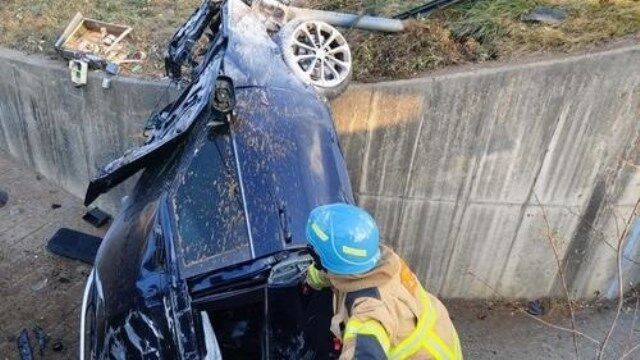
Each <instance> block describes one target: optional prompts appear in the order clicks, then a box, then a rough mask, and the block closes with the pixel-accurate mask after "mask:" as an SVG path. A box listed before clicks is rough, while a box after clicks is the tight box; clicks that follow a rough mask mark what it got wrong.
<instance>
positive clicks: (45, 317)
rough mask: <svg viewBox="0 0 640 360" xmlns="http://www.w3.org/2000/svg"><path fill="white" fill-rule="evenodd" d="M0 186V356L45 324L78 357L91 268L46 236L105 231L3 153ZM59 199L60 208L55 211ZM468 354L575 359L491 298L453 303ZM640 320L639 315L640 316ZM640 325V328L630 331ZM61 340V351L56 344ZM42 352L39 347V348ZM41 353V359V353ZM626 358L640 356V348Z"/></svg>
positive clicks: (73, 201)
mask: <svg viewBox="0 0 640 360" xmlns="http://www.w3.org/2000/svg"><path fill="white" fill-rule="evenodd" d="M0 190H3V191H5V192H7V193H8V194H9V201H8V203H7V204H6V205H5V206H4V207H0V299H1V300H2V301H1V302H0V358H4V359H18V358H19V355H18V352H17V346H16V339H17V337H18V335H19V334H20V331H21V330H22V329H25V328H26V329H28V330H29V331H30V337H31V342H32V344H34V347H36V348H37V345H36V340H35V337H34V335H33V331H32V329H33V328H34V327H35V326H39V327H41V328H42V329H44V330H45V331H46V332H47V334H48V335H49V339H50V340H49V342H48V344H47V347H46V349H45V356H44V358H46V359H71V358H75V357H76V356H77V345H78V344H77V343H78V341H77V338H78V323H79V316H80V315H79V311H80V308H79V307H80V302H81V297H82V291H83V286H84V282H85V280H86V277H87V275H88V273H89V270H90V268H89V266H87V265H84V264H82V263H79V262H76V261H71V260H66V259H63V258H60V257H58V256H56V255H52V254H50V253H48V252H47V251H46V249H45V246H46V241H47V239H48V238H49V237H50V236H51V235H53V233H55V231H56V230H57V229H59V228H61V227H68V228H72V229H76V230H79V231H83V232H87V233H91V234H94V235H99V236H101V235H104V231H98V230H96V229H94V228H92V227H91V226H90V225H88V224H86V223H84V222H83V221H82V220H81V216H82V215H83V214H84V212H85V211H86V209H85V208H84V207H83V206H82V205H81V200H80V199H78V198H76V197H74V196H72V195H70V194H68V193H66V192H65V191H63V190H60V189H59V188H58V187H57V186H55V185H53V184H51V183H50V182H48V181H47V180H45V179H42V178H41V177H40V176H38V175H37V174H35V173H34V172H32V171H30V170H27V169H25V168H24V167H22V166H20V165H18V164H17V163H16V162H14V161H13V160H11V159H10V158H9V157H8V156H7V155H5V154H3V153H1V152H0ZM53 204H59V205H61V207H59V208H57V209H53V208H52V205H53ZM449 309H450V312H451V316H452V318H453V319H454V323H455V324H456V327H457V328H458V331H459V333H460V338H461V341H462V347H463V350H464V353H465V357H466V358H467V359H568V358H575V351H574V347H573V341H572V338H571V334H569V333H567V332H564V331H559V330H555V329H553V328H551V327H549V326H546V325H541V324H540V323H539V322H536V321H535V320H533V319H531V318H528V317H526V316H524V315H522V314H519V313H515V314H514V313H512V311H511V310H510V308H509V307H507V306H493V305H492V306H489V305H488V303H486V302H460V301H455V302H449ZM614 315H615V313H614V311H613V310H611V309H608V308H607V307H605V308H600V310H596V309H595V308H590V309H587V310H581V311H580V312H579V313H578V314H577V316H576V317H577V327H578V329H579V330H580V331H581V332H583V333H585V334H586V335H588V336H590V337H592V338H594V339H597V340H598V341H601V340H602V339H603V338H604V337H605V334H606V332H607V330H608V329H609V327H610V324H611V322H612V320H613V317H614ZM633 318H634V311H633V309H630V308H628V307H625V311H624V312H623V313H622V315H621V317H620V320H619V323H618V324H619V326H618V327H617V330H616V331H615V332H614V336H613V337H612V339H611V341H610V346H608V348H607V350H608V351H607V353H606V355H607V356H606V357H605V358H606V359H618V358H621V357H622V356H623V354H624V353H625V352H626V351H629V350H631V349H633V347H634V346H636V345H637V344H640V333H639V331H640V324H634V321H633ZM543 319H544V320H545V321H548V322H551V323H554V324H558V325H561V326H565V327H569V326H570V323H569V320H568V318H567V317H566V316H561V315H556V316H553V315H547V316H545V317H543ZM639 323H640V321H639ZM632 327H635V329H632ZM56 342H60V343H61V344H62V345H63V349H62V350H61V351H54V350H53V344H54V343H56ZM579 347H580V355H581V356H580V358H581V359H593V358H594V351H595V349H596V347H595V346H594V344H592V343H590V342H589V341H588V340H584V339H581V340H580V341H579ZM36 353H37V351H36ZM36 358H37V359H39V358H43V357H40V356H38V355H37V356H36ZM627 358H628V359H640V351H637V352H632V353H631V354H629V355H628V356H627Z"/></svg>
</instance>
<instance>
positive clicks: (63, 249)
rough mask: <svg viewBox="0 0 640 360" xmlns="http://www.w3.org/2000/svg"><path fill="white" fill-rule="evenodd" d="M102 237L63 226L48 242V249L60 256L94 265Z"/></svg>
mask: <svg viewBox="0 0 640 360" xmlns="http://www.w3.org/2000/svg"><path fill="white" fill-rule="evenodd" d="M101 242H102V239H101V238H99V237H97V236H93V235H89V234H85V233H82V232H79V231H75V230H71V229H66V228H62V229H60V230H58V231H56V233H55V234H53V236H52V237H51V239H49V243H47V250H49V251H51V252H52V253H54V254H56V255H60V256H64V257H67V258H70V259H74V260H80V261H82V262H85V263H87V264H91V265H93V262H94V261H95V259H96V254H97V253H98V248H99V247H100V243H101Z"/></svg>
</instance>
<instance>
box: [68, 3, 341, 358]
mask: <svg viewBox="0 0 640 360" xmlns="http://www.w3.org/2000/svg"><path fill="white" fill-rule="evenodd" d="M203 40H204V42H205V43H206V45H205V46H199V45H198V44H201V43H202V42H203ZM166 65H167V72H168V75H169V76H171V77H172V78H173V79H175V80H176V81H180V82H182V83H183V84H184V85H185V87H184V90H183V92H182V93H181V95H180V96H179V97H178V98H177V100H176V101H174V102H173V103H171V104H169V105H168V106H166V107H165V108H164V109H161V110H159V111H157V112H156V113H154V114H153V115H152V116H151V118H150V119H149V124H148V129H147V131H148V134H149V137H148V138H147V141H146V143H145V144H144V145H143V146H141V147H140V148H138V149H135V150H132V151H130V152H128V153H126V154H125V155H124V156H123V157H121V158H120V159H117V160H115V161H114V162H112V163H111V164H109V165H107V166H106V167H105V168H104V169H103V171H102V172H101V173H100V174H99V175H98V176H97V177H96V179H94V180H93V181H92V182H91V183H90V185H89V188H88V190H87V196H86V199H85V202H86V203H87V204H89V203H91V202H93V201H94V200H95V199H96V198H97V197H98V196H99V195H100V194H102V193H104V192H106V191H108V190H109V189H111V188H113V187H114V186H116V185H118V184H119V183H121V182H122V181H124V180H125V179H127V178H129V177H131V176H132V175H134V174H136V173H140V178H139V180H138V182H137V185H136V187H135V189H134V191H133V192H132V194H131V195H130V196H128V197H127V198H126V199H125V200H123V204H122V210H121V212H120V214H119V215H118V216H117V217H116V219H115V221H114V223H113V225H112V226H111V228H110V229H109V232H108V233H107V235H106V237H105V239H104V240H103V243H102V245H101V247H100V249H99V252H98V255H97V258H96V260H95V266H94V269H93V271H92V273H91V275H90V278H89V280H88V283H87V287H86V291H85V296H84V300H83V307H82V322H81V330H82V331H81V341H80V350H81V353H80V357H81V358H84V359H95V358H97V359H106V358H109V359H110V358H114V359H137V358H145V359H217V358H220V357H223V358H224V359H234V358H237V359H252V358H261V359H267V358H271V359H311V358H330V357H331V356H333V353H334V352H333V350H334V344H333V340H334V339H333V338H332V336H331V335H330V332H329V330H328V329H329V322H330V319H331V314H332V308H331V307H332V304H331V301H332V297H331V293H330V292H313V293H311V294H306V293H305V292H303V291H301V284H302V282H303V279H304V275H305V271H306V268H307V267H308V266H309V264H310V262H311V258H310V257H309V256H308V255H307V252H306V239H305V233H304V228H305V223H306V219H307V216H308V214H309V212H310V211H311V209H313V208H314V207H316V206H318V205H321V204H327V203H334V202H348V203H350V202H353V195H352V190H351V188H350V185H349V179H348V175H347V171H346V166H345V162H344V159H343V157H342V154H341V151H340V147H339V144H338V137H337V134H336V131H335V129H334V125H333V121H332V118H331V115H330V113H329V110H328V109H327V106H326V105H325V102H324V100H323V99H322V98H321V97H320V96H319V95H318V94H317V92H316V91H315V90H314V88H312V87H310V86H308V85H305V84H304V83H303V82H301V81H300V80H299V79H297V78H296V77H295V76H294V75H293V74H292V72H291V71H290V69H289V68H288V67H287V65H286V64H285V62H284V61H283V60H282V56H280V49H279V47H278V45H277V44H276V42H275V41H274V40H273V39H272V36H270V34H269V32H268V31H267V29H266V28H264V25H263V24H262V22H260V21H258V19H256V18H255V14H254V13H253V12H251V11H250V10H249V7H248V6H247V5H246V4H245V3H243V2H242V1H239V0H228V1H224V2H222V1H208V0H207V1H204V2H203V4H202V6H201V7H200V8H199V9H197V10H196V12H195V13H194V14H193V16H192V17H191V18H190V19H189V20H188V22H187V23H186V24H185V25H184V26H183V27H182V28H181V29H180V30H179V31H178V32H177V33H176V35H175V36H174V38H173V39H172V41H171V43H170V45H169V49H168V52H167V59H166Z"/></svg>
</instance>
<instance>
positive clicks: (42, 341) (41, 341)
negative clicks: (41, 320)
mask: <svg viewBox="0 0 640 360" xmlns="http://www.w3.org/2000/svg"><path fill="white" fill-rule="evenodd" d="M33 333H34V334H35V335H36V340H37V341H38V352H39V353H40V357H42V356H44V350H45V349H46V348H47V342H48V341H49V339H48V337H47V333H46V332H44V330H42V328H41V327H40V326H36V327H34V328H33Z"/></svg>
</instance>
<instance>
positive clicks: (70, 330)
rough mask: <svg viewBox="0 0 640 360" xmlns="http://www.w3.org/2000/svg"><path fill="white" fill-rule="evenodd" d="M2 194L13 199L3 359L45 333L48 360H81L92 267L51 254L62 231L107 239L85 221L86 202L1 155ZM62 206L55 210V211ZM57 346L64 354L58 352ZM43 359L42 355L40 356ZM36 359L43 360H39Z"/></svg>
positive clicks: (0, 322)
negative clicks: (21, 340)
mask: <svg viewBox="0 0 640 360" xmlns="http://www.w3.org/2000/svg"><path fill="white" fill-rule="evenodd" d="M0 189H1V190H3V191H5V192H7V193H8V194H9V201H8V203H7V204H6V206H4V207H2V208H0V299H1V300H2V301H0V359H18V358H19V356H18V352H17V345H16V339H17V337H18V336H19V334H20V332H21V331H22V329H27V330H29V337H30V339H31V343H32V345H33V346H34V349H37V341H36V339H35V336H34V334H33V331H32V329H33V328H34V327H36V326H39V327H40V328H42V329H43V330H44V331H45V332H46V333H47V334H48V337H49V341H48V344H47V347H46V351H45V357H46V358H47V359H72V358H75V357H77V346H78V331H77V329H78V324H79V322H80V320H79V316H80V315H79V314H80V308H79V307H80V303H81V300H82V293H83V290H84V283H85V280H86V278H87V276H88V274H89V271H90V267H89V266H88V265H85V264H83V263H81V262H77V261H70V260H67V259H64V258H61V257H58V256H56V255H53V254H51V253H49V252H47V250H46V248H45V246H46V243H47V239H48V238H49V237H50V236H51V235H53V234H54V233H55V232H56V231H57V230H58V229H59V228H61V227H67V228H71V229H75V230H79V231H82V232H86V233H90V234H94V235H99V236H101V235H103V233H104V231H99V230H96V229H94V228H93V227H92V226H91V225H89V224H87V223H85V222H84V221H83V220H81V217H82V215H83V214H84V212H85V211H86V210H85V208H84V207H83V206H82V205H81V201H80V200H79V199H78V198H76V197H74V196H72V195H70V194H69V193H66V192H65V191H62V190H60V188H58V187H56V186H54V185H52V184H51V183H50V182H48V181H46V180H44V179H43V178H42V177H40V176H39V175H37V174H35V173H33V172H31V171H28V170H25V169H24V168H23V167H21V166H19V165H18V164H17V163H15V162H13V161H12V160H10V159H9V157H8V156H6V155H3V154H2V153H1V152H0ZM54 204H57V205H60V207H59V208H57V209H54V208H53V207H52V205H54ZM55 343H61V344H62V347H63V348H62V350H61V351H59V352H55V351H53V350H52V348H53V345H54V344H55ZM35 352H36V353H37V350H36V351H35ZM36 358H43V357H39V356H37V357H36Z"/></svg>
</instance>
